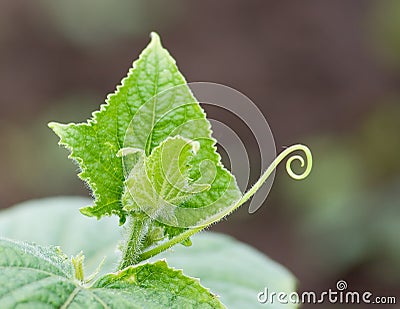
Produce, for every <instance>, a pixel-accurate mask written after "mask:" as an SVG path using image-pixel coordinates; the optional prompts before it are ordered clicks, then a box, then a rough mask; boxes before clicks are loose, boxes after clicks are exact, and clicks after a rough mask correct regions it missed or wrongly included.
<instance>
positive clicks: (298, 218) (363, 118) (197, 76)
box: [0, 0, 400, 308]
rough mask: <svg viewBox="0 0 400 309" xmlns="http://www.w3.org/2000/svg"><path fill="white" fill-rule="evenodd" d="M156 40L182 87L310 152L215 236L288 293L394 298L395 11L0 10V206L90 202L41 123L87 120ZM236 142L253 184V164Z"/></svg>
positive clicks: (381, 3) (48, 0) (349, 3)
mask: <svg viewBox="0 0 400 309" xmlns="http://www.w3.org/2000/svg"><path fill="white" fill-rule="evenodd" d="M153 30H154V31H157V32H158V33H159V34H160V35H161V37H162V39H163V44H164V46H165V47H166V48H168V49H169V51H170V52H171V54H172V55H173V56H174V57H175V58H176V59H177V62H178V65H179V68H180V70H181V71H182V73H183V74H184V75H185V76H186V78H187V80H188V81H213V82H219V83H222V84H226V85H228V86H231V87H233V88H236V89H237V90H239V91H241V92H243V93H244V94H246V95H247V96H249V97H250V98H251V99H252V100H253V101H254V102H255V103H256V104H257V105H258V107H259V108H260V109H261V110H262V111H263V113H264V115H265V116H266V118H267V120H268V121H269V124H270V126H271V129H272V131H273V133H274V136H275V139H276V147H277V151H278V152H280V151H281V150H282V147H284V146H287V145H291V144H294V143H297V142H301V143H305V144H307V145H308V146H309V147H310V148H311V149H312V151H313V155H314V160H315V161H314V169H313V171H312V174H311V175H310V176H309V177H308V178H307V179H306V180H304V181H301V182H297V181H294V180H292V179H290V178H289V176H287V174H286V172H285V170H284V168H282V166H280V167H279V168H278V171H277V174H276V180H275V183H274V186H273V188H272V190H271V193H270V195H269V197H268V199H267V201H266V202H265V205H264V206H263V207H262V208H261V209H260V210H259V211H258V212H256V213H255V214H254V215H249V214H248V213H247V207H242V209H240V210H239V211H237V212H236V213H234V214H233V215H232V216H230V218H229V220H227V221H224V222H222V223H220V224H218V225H216V226H214V227H213V228H212V229H213V230H216V231H221V232H224V233H228V234H231V235H233V236H235V237H236V238H238V239H240V240H242V241H245V242H247V243H250V244H251V245H253V246H255V247H256V248H258V249H259V250H261V251H263V252H265V253H266V254H268V255H269V256H270V257H272V258H274V259H275V260H277V261H279V262H280V263H281V264H283V265H285V266H286V267H287V268H288V269H290V270H291V271H292V272H293V273H294V274H295V275H296V276H297V278H298V280H299V289H300V290H314V291H323V290H327V289H329V288H335V285H336V281H338V280H340V279H343V280H346V281H347V282H348V285H349V287H350V288H352V289H354V290H360V291H365V290H369V291H373V292H374V294H376V295H395V296H400V237H399V235H400V163H399V159H398V157H399V153H400V137H399V133H400V120H399V118H400V104H399V103H400V1H396V0H375V1H373V0H365V1H361V0H359V1H356V0H338V1H328V0H309V1H295V0H284V1H282V0H274V1H261V0H260V1H253V0H250V1H239V0H235V1H232V0H231V1H227V0H226V1H225V0H223V1H211V0H203V1H196V2H195V1H183V0H170V1H168V4H166V2H165V1H161V0H151V1H149V0H143V1H122V0H120V1H107V0H84V1H82V0H80V1H78V0H69V1H56V0H38V1H23V0H1V1H0V104H1V112H0V142H1V151H0V169H1V173H0V207H2V208H6V207H9V206H12V205H13V204H15V203H18V202H21V201H24V200H27V199H33V198H39V197H45V196H52V195H82V196H88V195H89V193H88V191H87V189H86V188H85V186H84V185H83V183H82V182H81V181H80V180H79V179H78V178H77V177H76V172H77V167H76V166H75V165H74V164H73V163H72V162H71V161H70V160H67V158H66V154H67V152H66V151H65V150H63V149H60V148H59V147H57V141H58V139H57V137H56V136H55V135H54V134H53V133H52V132H51V131H50V130H49V129H48V128H47V125H46V124H47V123H48V122H49V121H52V120H56V121H60V122H70V121H74V122H79V121H83V120H85V119H87V118H88V117H89V116H90V113H91V112H92V111H94V110H96V109H98V106H99V105H100V104H101V103H102V102H103V101H104V99H105V97H106V94H107V93H110V92H113V91H114V89H115V86H116V85H117V84H118V83H119V81H120V80H121V78H122V77H123V76H125V74H126V72H127V70H128V68H129V66H130V65H131V62H132V61H133V60H134V59H136V58H137V56H138V54H139V53H140V51H141V50H142V49H143V48H144V47H145V46H146V44H147V43H148V41H149V33H150V32H151V31H153ZM209 113H210V116H211V117H212V116H213V111H212V110H211V111H209ZM221 117H222V118H221ZM229 117H230V116H229V115H226V119H225V122H227V119H228V118H229ZM217 118H218V119H219V120H221V121H224V116H223V115H222V116H221V115H219V117H217ZM229 124H230V126H232V127H235V125H237V126H238V127H237V128H240V126H241V124H240V123H235V121H230V120H229ZM248 141H249V142H248V144H247V145H246V146H247V147H248V151H249V154H250V155H251V158H250V159H251V161H252V166H253V169H252V171H251V177H252V178H251V179H252V181H253V182H254V181H255V180H256V179H257V178H258V174H259V173H260V170H259V154H258V152H257V151H258V150H257V145H256V144H255V143H254V142H253V141H252V139H251V138H249V139H248ZM386 307H387V308H389V307H390V306H386ZM386 307H385V308H386ZM304 308H307V306H304ZM320 308H322V306H320ZM341 308H344V305H341ZM371 308H372V306H371ZM377 308H381V307H377Z"/></svg>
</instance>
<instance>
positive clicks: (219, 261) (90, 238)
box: [0, 197, 296, 309]
mask: <svg viewBox="0 0 400 309" xmlns="http://www.w3.org/2000/svg"><path fill="white" fill-rule="evenodd" d="M85 203H86V204H87V203H89V200H87V199H83V198H75V197H59V198H47V199H40V200H35V201H30V202H25V203H22V204H20V205H17V206H14V207H12V208H10V209H7V210H3V211H0V235H1V236H5V237H8V238H14V239H24V240H28V241H34V242H36V243H39V244H55V245H59V246H61V247H62V248H63V249H64V248H65V250H64V251H65V252H66V253H67V254H68V255H69V256H70V255H76V254H78V253H79V252H80V250H82V249H85V255H86V260H85V262H86V266H87V267H86V269H87V273H91V272H92V271H94V270H95V268H96V265H97V264H99V263H100V261H101V259H102V258H103V257H104V256H107V259H106V264H105V265H104V266H103V268H102V272H103V273H104V272H105V271H107V272H111V271H112V270H113V268H115V264H114V263H113V261H116V260H117V259H118V255H117V251H116V250H115V249H116V244H117V243H118V241H119V239H120V235H119V231H118V230H117V229H116V228H115V224H116V223H117V220H114V219H116V218H104V219H103V220H101V221H98V222H95V221H93V220H91V219H90V218H87V217H84V216H81V215H80V214H79V212H77V211H75V210H76V209H78V208H79V207H81V206H82V205H85ZM15 222H19V224H15ZM49 231H52V232H51V233H49ZM103 231H107V233H103ZM99 234H101V235H102V236H101V237H99ZM83 236H84V237H83ZM162 257H164V258H166V260H167V261H168V264H169V265H170V266H173V267H175V268H182V269H183V270H184V271H185V273H186V274H188V275H190V276H193V277H196V278H201V282H202V284H203V285H204V286H207V287H208V288H210V289H211V291H212V292H213V293H216V294H218V295H220V297H221V301H222V302H223V303H224V304H225V305H226V306H227V307H228V308H232V309H235V308H237V309H242V308H257V306H260V307H261V308H275V307H274V306H273V305H270V304H263V305H259V304H258V302H257V299H256V297H257V294H258V293H259V292H260V291H262V289H263V288H264V287H268V288H269V290H270V291H276V292H279V291H284V292H286V291H287V292H294V291H295V290H296V279H295V278H294V277H293V275H292V274H291V273H290V272H289V271H288V270H286V269H285V268H284V267H283V266H281V265H279V264H278V263H276V262H274V261H273V260H271V259H270V258H268V257H267V256H265V255H264V254H262V253H260V252H259V251H257V250H255V249H254V248H251V247H250V246H248V245H246V244H243V243H241V242H239V241H237V240H234V239H233V238H231V237H229V236H225V235H221V234H217V233H210V232H203V233H200V234H198V235H196V236H195V237H194V238H193V245H192V246H191V247H189V248H186V247H181V246H176V247H175V248H174V249H173V251H170V252H166V253H163V254H162ZM231 257H234V258H231ZM153 261H155V259H154V258H153ZM277 306H278V305H277ZM282 306H283V305H282ZM278 308H279V306H278ZM285 308H290V306H289V305H286V306H285Z"/></svg>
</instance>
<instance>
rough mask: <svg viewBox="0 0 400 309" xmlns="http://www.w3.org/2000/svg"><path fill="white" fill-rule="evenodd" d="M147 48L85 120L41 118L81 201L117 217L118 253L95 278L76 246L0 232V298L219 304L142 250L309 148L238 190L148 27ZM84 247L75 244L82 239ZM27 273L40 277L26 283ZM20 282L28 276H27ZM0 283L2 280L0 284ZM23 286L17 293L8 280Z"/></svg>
mask: <svg viewBox="0 0 400 309" xmlns="http://www.w3.org/2000/svg"><path fill="white" fill-rule="evenodd" d="M151 37H152V39H151V42H150V44H149V45H148V47H147V48H146V49H145V50H144V51H143V52H142V54H141V55H140V57H139V59H138V60H137V61H135V62H134V64H133V67H132V68H131V69H130V71H129V73H128V76H127V77H126V78H124V79H123V80H122V83H121V85H120V86H119V87H118V88H117V91H116V92H115V93H114V94H112V95H110V96H109V97H108V99H107V102H106V104H104V105H102V106H101V108H100V110H99V111H97V112H95V113H94V114H93V117H92V119H90V120H88V121H87V122H86V123H80V124H74V123H71V124H66V125H64V124H59V123H54V122H52V123H50V124H49V127H50V128H51V129H53V131H54V132H55V133H56V134H57V135H58V136H59V137H60V144H61V145H63V146H65V147H66V148H68V149H69V150H70V156H69V157H70V158H72V159H73V160H75V161H76V162H77V164H78V165H79V167H80V169H81V173H80V174H79V176H80V178H81V179H82V180H84V181H85V182H86V183H87V184H88V185H89V187H90V188H91V190H92V193H93V196H94V198H95V200H94V205H93V206H88V207H84V208H81V213H82V214H84V215H86V216H91V217H96V218H97V219H100V218H101V217H103V216H110V215H117V216H119V218H120V224H121V225H125V226H126V229H125V232H126V237H125V240H124V241H123V243H122V244H121V251H122V258H121V261H120V263H119V266H118V269H117V272H115V273H111V274H107V275H105V276H102V277H100V278H98V279H96V280H95V275H93V276H89V277H85V275H84V273H83V261H84V256H83V254H79V255H78V256H76V257H74V258H72V260H69V259H68V258H67V257H66V256H65V255H64V254H63V253H62V251H61V250H60V249H59V248H57V247H41V246H37V245H33V244H26V243H21V242H15V241H11V240H7V239H1V240H0V270H1V274H2V276H1V278H0V283H5V282H7V284H5V285H4V286H5V288H4V291H3V290H2V288H0V295H1V294H3V295H5V294H6V293H8V292H9V291H14V292H13V293H10V295H9V296H7V297H3V298H2V302H1V304H2V305H3V307H5V308H8V307H13V306H15V305H17V304H20V303H25V304H30V305H32V306H35V305H37V306H40V304H42V303H44V302H45V303H46V304H49V305H52V306H54V307H61V308H66V307H68V306H72V305H74V306H81V307H96V306H99V307H104V308H109V307H111V308H123V307H129V306H130V305H132V304H135V306H136V307H137V308H160V307H165V308H172V307H179V308H180V307H183V308H187V307H189V308H191V307H201V308H223V307H224V306H223V304H222V303H221V302H220V301H219V300H218V298H217V297H216V296H215V295H213V294H212V293H211V292H210V291H209V290H207V289H206V288H204V287H203V286H201V285H200V283H199V281H198V280H197V279H194V278H191V277H188V276H185V275H184V274H183V273H182V271H178V270H175V269H173V268H170V267H169V266H168V265H167V264H166V262H165V261H156V262H153V263H145V262H144V261H146V260H147V259H149V258H151V257H153V256H155V255H157V254H159V253H161V252H163V251H165V250H167V249H168V248H170V247H172V246H173V245H175V244H178V243H181V244H184V245H190V244H191V241H190V237H191V236H192V235H194V234H196V233H198V232H199V231H201V230H203V229H205V228H206V227H208V226H209V225H211V224H213V223H215V222H218V221H219V220H221V219H222V218H224V217H225V216H227V215H228V214H229V213H231V212H232V211H234V210H235V209H237V208H238V207H240V206H241V205H243V204H244V203H245V202H246V201H247V200H249V199H250V198H251V196H252V195H253V194H254V193H255V192H256V191H257V190H258V189H259V188H260V187H261V186H262V184H263V183H264V182H265V181H266V180H267V178H268V177H269V176H270V174H271V173H272V172H273V171H274V169H275V168H276V166H277V165H278V164H279V163H280V162H281V161H282V160H283V159H284V158H285V157H286V156H287V155H288V154H290V153H292V152H294V151H298V150H300V151H303V152H304V153H305V155H306V160H307V166H306V168H305V171H304V172H303V174H301V175H297V174H295V173H293V171H292V170H291V162H292V161H293V160H294V159H297V160H300V162H301V164H302V166H304V164H305V161H304V159H303V158H302V157H301V156H299V155H295V156H292V157H291V158H290V159H289V160H288V161H287V165H286V169H287V171H288V173H289V175H290V176H291V177H293V178H295V179H302V178H304V177H306V176H307V175H308V174H309V173H310V171H311V166H312V157H311V152H310V151H309V149H308V148H307V147H306V146H304V145H294V146H291V147H289V148H287V149H286V150H285V151H283V152H282V153H281V154H279V155H278V157H277V158H276V160H275V161H274V162H273V163H272V164H271V166H270V167H269V168H268V169H267V170H266V171H265V172H264V173H263V175H262V176H261V178H260V179H259V180H258V181H257V182H256V184H255V185H254V186H253V187H252V188H251V189H250V190H249V191H248V192H246V193H244V194H242V192H241V191H240V190H239V188H238V185H237V183H236V180H235V177H234V176H233V175H232V174H231V173H230V172H229V171H228V170H227V169H225V168H224V166H223V165H222V163H221V158H220V156H219V155H218V153H217V152H216V140H215V139H213V137H212V136H211V126H210V123H209V121H208V120H207V119H206V115H205V113H204V111H203V110H202V108H201V107H200V105H199V104H198V102H197V100H196V99H195V98H194V96H193V94H192V92H191V91H190V89H189V87H188V85H187V84H186V81H185V79H184V77H183V76H182V75H181V73H180V72H179V71H178V69H177V67H176V65H175V61H174V59H173V58H172V57H171V56H170V55H169V53H168V52H167V51H166V50H165V49H164V48H163V47H162V45H161V43H160V38H159V37H158V35H157V34H155V33H152V36H151ZM82 249H84V248H82ZM29 282H41V284H39V285H36V288H35V289H33V288H32V289H30V288H29V284H28V283H29ZM26 284H28V285H26ZM0 286H2V285H1V284H0ZM18 286H24V287H23V292H15V288H16V287H18Z"/></svg>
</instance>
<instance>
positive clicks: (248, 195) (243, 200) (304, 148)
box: [137, 144, 312, 262]
mask: <svg viewBox="0 0 400 309" xmlns="http://www.w3.org/2000/svg"><path fill="white" fill-rule="evenodd" d="M294 151H303V152H304V154H305V156H306V159H307V166H306V169H305V171H304V172H303V173H302V174H296V173H294V172H293V170H292V167H291V164H292V162H293V161H294V160H299V161H300V164H301V167H304V165H305V161H304V158H303V157H301V156H300V155H293V156H291V157H290V158H289V159H288V160H287V162H286V171H287V173H288V174H289V176H290V177H292V178H293V179H296V180H301V179H304V178H306V177H307V176H308V175H309V174H310V172H311V169H312V154H311V151H310V149H309V148H308V147H307V146H305V145H301V144H297V145H292V146H290V147H288V148H286V149H285V150H284V151H282V152H281V153H280V154H279V155H278V156H277V157H276V159H275V160H274V161H273V162H272V163H271V165H270V166H268V168H267V169H266V171H265V172H264V173H263V174H262V175H261V177H260V178H259V179H258V180H257V182H256V183H255V184H254V185H253V187H251V189H250V190H248V191H247V192H246V193H245V194H244V195H243V197H242V198H241V199H240V200H239V201H238V202H237V203H235V204H233V206H232V207H230V208H228V209H227V210H226V211H224V212H223V213H221V216H220V217H219V218H217V219H215V220H213V221H212V222H208V223H207V224H205V225H202V226H198V227H195V228H191V229H189V230H187V231H185V232H183V233H182V234H179V235H178V236H176V237H174V238H171V239H170V240H168V241H166V242H164V243H162V244H160V245H158V246H156V247H154V248H152V249H150V250H148V251H145V252H143V253H141V254H140V255H139V256H138V257H137V262H141V261H144V260H147V259H149V258H151V257H153V256H155V255H157V254H159V253H161V252H163V251H165V250H167V249H169V248H171V247H172V246H173V245H175V244H177V243H180V242H182V241H184V240H185V239H187V238H189V237H190V236H192V235H194V234H196V233H198V232H200V231H202V230H203V229H205V228H206V227H208V226H210V225H211V224H213V223H215V222H218V221H219V220H221V219H222V218H223V217H225V216H226V215H228V214H230V213H231V212H233V211H235V210H236V209H237V208H239V207H240V206H242V205H243V204H244V203H246V202H247V201H248V200H249V199H250V198H251V197H252V196H253V195H254V194H255V193H256V192H257V190H258V189H260V187H261V186H262V185H263V183H264V182H265V181H266V180H267V179H268V177H269V176H270V175H271V174H272V172H273V171H274V170H275V168H276V167H277V166H278V165H279V163H281V162H282V161H283V160H284V159H285V158H286V157H287V156H288V155H289V154H291V153H292V152H294Z"/></svg>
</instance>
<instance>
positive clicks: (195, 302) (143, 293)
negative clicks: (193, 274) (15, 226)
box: [0, 239, 224, 308]
mask: <svg viewBox="0 0 400 309" xmlns="http://www.w3.org/2000/svg"><path fill="white" fill-rule="evenodd" d="M16 307H24V308H224V306H223V305H222V304H221V303H220V301H219V300H218V298H217V297H216V296H215V295H213V294H212V293H210V292H209V291H208V290H207V289H205V288H204V287H202V286H201V285H200V282H199V280H198V279H194V278H190V277H187V276H185V275H184V274H183V273H182V271H181V270H175V269H172V268H169V267H168V265H167V263H166V262H165V261H157V262H155V263H152V264H143V265H139V266H130V267H128V268H125V269H124V270H122V271H120V272H118V273H114V274H108V275H105V276H104V277H102V278H100V279H98V280H97V281H96V282H95V283H94V284H93V285H92V286H87V285H86V284H84V283H82V282H80V281H79V280H77V278H75V277H74V272H73V266H72V263H71V262H69V259H68V258H67V257H66V256H65V255H64V254H63V253H62V252H61V251H60V249H59V248H57V247H49V248H46V247H41V246H37V245H33V244H27V243H22V242H15V241H12V240H8V239H0V308H16Z"/></svg>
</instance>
